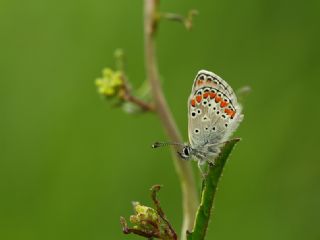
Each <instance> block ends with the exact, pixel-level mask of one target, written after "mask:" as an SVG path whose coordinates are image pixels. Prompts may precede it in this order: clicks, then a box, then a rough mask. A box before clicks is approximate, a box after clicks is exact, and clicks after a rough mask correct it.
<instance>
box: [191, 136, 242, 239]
mask: <svg viewBox="0 0 320 240" xmlns="http://www.w3.org/2000/svg"><path fill="white" fill-rule="evenodd" d="M239 140H240V139H239V138H237V139H232V140H230V141H228V142H227V143H226V144H225V145H224V147H223V148H222V149H221V153H220V155H219V156H218V158H217V159H216V160H215V164H214V165H212V164H210V165H209V172H208V175H207V176H206V178H205V180H204V184H203V186H204V187H203V190H202V194H201V203H200V206H199V209H198V211H197V216H196V221H195V224H194V227H193V230H192V232H191V233H189V234H188V236H187V239H188V240H203V239H204V238H205V236H206V233H207V228H208V224H209V220H210V215H211V209H212V206H213V201H214V197H215V193H216V191H217V186H218V183H219V180H220V177H221V175H222V171H223V168H224V166H225V163H226V161H227V159H228V156H229V154H230V153H231V151H232V149H233V147H234V146H235V144H236V143H237V142H238V141H239Z"/></svg>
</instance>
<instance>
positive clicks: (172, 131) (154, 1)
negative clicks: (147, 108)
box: [144, 0, 198, 239]
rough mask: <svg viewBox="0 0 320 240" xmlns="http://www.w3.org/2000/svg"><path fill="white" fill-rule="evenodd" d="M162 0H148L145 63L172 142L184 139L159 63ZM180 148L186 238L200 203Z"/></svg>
mask: <svg viewBox="0 0 320 240" xmlns="http://www.w3.org/2000/svg"><path fill="white" fill-rule="evenodd" d="M159 2H160V1H159V0H145V1H144V39H145V42H144V44H145V65H146V73H147V78H148V80H149V83H150V87H151V93H152V96H153V100H154V104H155V111H156V112H157V114H158V116H159V118H160V120H161V123H162V126H163V128H164V129H165V131H166V133H167V135H168V136H169V138H170V140H171V141H172V142H183V140H182V137H181V134H180V132H179V130H178V127H177V124H176V122H175V120H174V118H173V116H172V113H171V111H170V108H169V106H168V104H167V101H166V98H165V96H164V93H163V90H162V86H161V84H160V79H159V71H158V64H157V59H156V50H155V33H156V29H157V24H158V19H157V17H156V16H157V13H158V11H157V8H158V6H159ZM176 151H177V149H175V150H174V151H172V157H173V161H174V164H175V168H176V171H177V174H178V176H179V180H180V184H181V190H182V206H183V223H182V235H181V238H182V239H185V232H186V231H187V230H188V229H191V228H192V225H193V222H194V216H195V212H196V210H197V206H198V196H197V191H196V184H195V180H194V177H193V172H192V168H191V165H190V163H186V162H185V161H183V160H182V159H180V158H179V157H178V156H177V153H176Z"/></svg>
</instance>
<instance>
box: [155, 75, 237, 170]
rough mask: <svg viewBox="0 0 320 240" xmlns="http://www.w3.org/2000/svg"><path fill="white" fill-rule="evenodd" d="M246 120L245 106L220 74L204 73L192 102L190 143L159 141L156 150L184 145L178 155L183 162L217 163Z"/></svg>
mask: <svg viewBox="0 0 320 240" xmlns="http://www.w3.org/2000/svg"><path fill="white" fill-rule="evenodd" d="M242 119H243V114H242V107H241V105H240V104H239V103H238V101H237V97H236V95H235V93H234V91H233V90H232V88H231V87H230V85H229V84H228V83H227V82H226V81H225V80H223V79H222V78H221V77H219V76H218V75H217V74H215V73H213V72H210V71H207V70H200V71H199V72H198V73H197V75H196V77H195V79H194V82H193V85H192V90H191V94H190V96H189V99H188V137H189V144H181V143H162V142H156V143H155V144H154V145H153V147H154V148H156V147H160V146H165V145H182V146H183V148H182V151H181V152H178V154H179V155H180V157H181V158H182V159H185V160H189V159H193V160H196V161H198V164H199V165H203V164H204V163H206V162H209V163H212V164H214V160H215V158H216V157H217V156H218V155H219V153H220V148H221V146H222V145H223V143H225V142H226V141H227V140H228V139H229V137H230V136H231V135H232V133H233V132H234V131H235V130H236V129H237V127H238V126H239V124H240V122H241V121H242Z"/></svg>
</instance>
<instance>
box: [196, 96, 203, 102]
mask: <svg viewBox="0 0 320 240" xmlns="http://www.w3.org/2000/svg"><path fill="white" fill-rule="evenodd" d="M196 100H197V102H198V103H200V102H201V100H202V96H201V95H198V96H196Z"/></svg>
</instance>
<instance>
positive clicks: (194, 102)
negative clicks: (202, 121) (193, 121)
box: [190, 99, 196, 107]
mask: <svg viewBox="0 0 320 240" xmlns="http://www.w3.org/2000/svg"><path fill="white" fill-rule="evenodd" d="M190 103H191V106H192V107H195V106H196V100H194V99H191V101H190Z"/></svg>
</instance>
